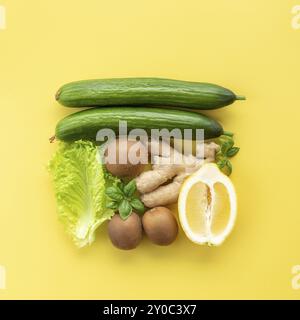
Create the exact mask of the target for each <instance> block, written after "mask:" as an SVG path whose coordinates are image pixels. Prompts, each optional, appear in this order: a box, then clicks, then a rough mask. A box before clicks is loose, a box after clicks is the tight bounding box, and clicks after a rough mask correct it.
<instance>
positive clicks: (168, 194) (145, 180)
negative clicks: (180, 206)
mask: <svg viewBox="0 0 300 320" xmlns="http://www.w3.org/2000/svg"><path fill="white" fill-rule="evenodd" d="M198 147H201V148H204V149H203V151H204V152H203V156H204V159H198V158H196V157H194V156H193V155H189V156H184V155H181V154H179V153H178V151H177V150H175V149H173V148H171V152H170V154H168V156H167V157H163V156H162V157H161V156H159V155H155V157H154V165H153V166H152V170H150V171H145V172H143V173H142V174H141V175H140V176H138V177H137V178H136V184H137V189H138V191H139V192H140V193H142V196H141V200H142V201H143V203H144V204H145V206H147V207H148V208H153V207H157V206H164V205H169V204H172V203H175V202H176V201H177V199H178V196H179V191H180V187H181V185H182V183H183V181H184V179H185V178H186V177H188V176H189V175H191V174H192V173H193V172H195V171H197V170H198V169H199V168H200V167H201V166H202V165H203V164H204V163H207V162H212V161H214V160H215V156H216V153H217V152H218V151H219V148H220V147H219V145H217V144H216V143H214V142H210V143H205V144H204V145H199V146H198ZM179 155H180V156H181V158H182V161H181V162H180V163H177V162H176V163H172V157H174V156H179ZM173 160H174V158H173ZM172 178H173V181H172V182H170V183H169V184H166V185H163V184H165V183H166V182H167V181H169V180H170V179H172Z"/></svg>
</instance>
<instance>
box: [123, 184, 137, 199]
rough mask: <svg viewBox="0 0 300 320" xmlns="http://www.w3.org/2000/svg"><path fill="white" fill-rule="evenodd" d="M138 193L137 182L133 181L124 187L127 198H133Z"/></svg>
mask: <svg viewBox="0 0 300 320" xmlns="http://www.w3.org/2000/svg"><path fill="white" fill-rule="evenodd" d="M135 191H136V182H135V180H131V181H130V182H128V183H127V184H126V186H125V187H124V194H125V196H126V197H128V198H131V197H132V196H133V195H134V193H135Z"/></svg>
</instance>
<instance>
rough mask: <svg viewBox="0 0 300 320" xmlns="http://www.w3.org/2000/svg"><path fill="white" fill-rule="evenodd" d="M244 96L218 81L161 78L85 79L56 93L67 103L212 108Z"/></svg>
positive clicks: (64, 103) (66, 104)
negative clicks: (218, 83)
mask: <svg viewBox="0 0 300 320" xmlns="http://www.w3.org/2000/svg"><path fill="white" fill-rule="evenodd" d="M244 99H245V97H243V96H237V95H235V94H234V93H233V92H232V91H230V90H228V89H225V88H223V87H220V86H218V85H215V84H210V83H200V82H188V81H180V80H169V79H160V78H123V79H122V78H120V79H103V80H84V81H78V82H71V83H68V84H66V85H64V86H63V87H61V88H60V89H59V90H58V92H57V94H56V100H57V101H58V102H59V103H61V104H62V105H64V106H67V107H95V106H99V107H100V106H117V105H119V106H121V105H134V106H135V105H144V106H146V105H148V106H174V107H183V108H191V109H201V110H209V109H217V108H221V107H224V106H227V105H229V104H231V103H233V102H234V101H235V100H244Z"/></svg>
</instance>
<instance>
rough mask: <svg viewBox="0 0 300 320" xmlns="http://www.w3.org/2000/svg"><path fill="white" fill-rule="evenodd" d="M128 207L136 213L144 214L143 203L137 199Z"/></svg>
mask: <svg viewBox="0 0 300 320" xmlns="http://www.w3.org/2000/svg"><path fill="white" fill-rule="evenodd" d="M130 205H131V206H132V208H133V209H134V210H135V211H136V212H137V213H140V214H142V213H144V212H145V206H144V204H143V202H142V201H141V200H140V199H138V198H134V199H132V200H131V201H130Z"/></svg>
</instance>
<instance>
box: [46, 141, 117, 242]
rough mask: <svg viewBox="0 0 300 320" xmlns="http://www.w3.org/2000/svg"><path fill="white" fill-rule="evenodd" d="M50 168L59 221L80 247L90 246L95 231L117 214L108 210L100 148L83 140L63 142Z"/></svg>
mask: <svg viewBox="0 0 300 320" xmlns="http://www.w3.org/2000/svg"><path fill="white" fill-rule="evenodd" d="M48 168H49V171H50V173H51V175H52V178H53V182H54V189H55V197H56V202H57V210H58V215H59V219H60V220H61V221H62V222H63V224H64V225H65V228H66V231H67V232H68V233H69V234H70V235H71V237H72V239H73V240H74V242H75V244H76V245H77V246H78V247H84V246H86V245H90V244H91V243H92V242H93V241H94V239H95V230H96V229H97V228H98V227H99V226H100V225H101V223H103V222H104V221H105V220H108V219H110V218H111V217H112V216H113V214H114V212H113V210H111V209H108V208H106V200H107V197H106V195H105V189H106V180H105V169H104V166H103V165H102V164H101V161H100V157H99V154H98V150H97V147H96V146H94V145H93V143H91V142H88V141H82V140H79V141H76V142H73V143H64V142H60V144H59V148H58V150H57V151H56V153H55V154H54V156H53V158H52V160H51V161H50V163H49V167H48ZM110 179H113V178H112V177H110ZM109 183H111V181H110V182H109Z"/></svg>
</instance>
